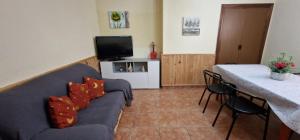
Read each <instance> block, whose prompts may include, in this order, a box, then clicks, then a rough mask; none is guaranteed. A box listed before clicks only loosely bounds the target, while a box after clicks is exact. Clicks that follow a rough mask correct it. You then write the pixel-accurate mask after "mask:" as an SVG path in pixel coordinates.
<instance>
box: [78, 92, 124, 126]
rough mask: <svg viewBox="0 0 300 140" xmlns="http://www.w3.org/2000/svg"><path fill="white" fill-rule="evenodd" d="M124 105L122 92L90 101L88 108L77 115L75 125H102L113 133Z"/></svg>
mask: <svg viewBox="0 0 300 140" xmlns="http://www.w3.org/2000/svg"><path fill="white" fill-rule="evenodd" d="M124 104H125V99H124V94H123V93H122V92H120V91H115V92H110V93H107V94H105V95H104V96H103V97H101V98H97V99H95V100H93V101H91V104H90V106H89V107H88V108H86V109H84V110H81V111H80V112H79V113H78V123H77V124H78V125H84V124H103V125H106V126H107V127H108V128H109V130H110V131H113V129H114V127H115V125H116V123H117V121H118V116H119V113H120V111H121V109H122V108H123V106H124Z"/></svg>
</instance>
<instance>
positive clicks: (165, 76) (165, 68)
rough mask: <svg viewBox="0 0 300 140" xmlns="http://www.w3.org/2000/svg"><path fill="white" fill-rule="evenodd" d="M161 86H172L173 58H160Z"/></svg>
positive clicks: (166, 56) (169, 56)
mask: <svg viewBox="0 0 300 140" xmlns="http://www.w3.org/2000/svg"><path fill="white" fill-rule="evenodd" d="M161 65H162V66H161V67H162V70H161V84H162V86H172V85H174V82H175V56H174V55H162V56H161Z"/></svg>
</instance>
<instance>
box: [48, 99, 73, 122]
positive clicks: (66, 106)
mask: <svg viewBox="0 0 300 140" xmlns="http://www.w3.org/2000/svg"><path fill="white" fill-rule="evenodd" d="M49 112H50V117H51V120H52V124H53V126H54V127H56V128H65V127H69V126H72V125H74V124H75V123H76V121H77V112H76V109H75V106H74V104H73V102H72V101H71V99H70V98H69V97H68V96H60V97H57V96H50V97H49Z"/></svg>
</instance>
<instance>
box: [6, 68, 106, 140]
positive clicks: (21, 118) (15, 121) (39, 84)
mask: <svg viewBox="0 0 300 140" xmlns="http://www.w3.org/2000/svg"><path fill="white" fill-rule="evenodd" d="M84 76H89V77H94V78H97V79H101V78H102V77H101V75H100V74H99V73H98V72H97V71H96V70H94V69H93V68H91V67H89V66H87V65H84V64H75V65H72V66H69V67H67V68H64V69H61V70H58V71H55V72H52V73H49V74H46V75H44V76H41V77H38V78H36V79H34V80H32V81H30V82H27V83H25V84H23V85H21V86H18V87H16V88H13V89H10V90H8V91H5V92H3V93H0V139H1V138H2V139H4V140H5V139H12V140H17V139H19V140H29V139H30V138H31V137H32V136H33V135H35V134H37V133H39V132H41V131H43V130H45V129H47V128H50V127H51V124H50V121H49V117H48V116H49V115H48V97H49V96H64V95H67V83H68V82H70V81H72V82H79V83H81V82H82V80H83V77H84Z"/></svg>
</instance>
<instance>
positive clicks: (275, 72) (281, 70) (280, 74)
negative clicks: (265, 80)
mask: <svg viewBox="0 0 300 140" xmlns="http://www.w3.org/2000/svg"><path fill="white" fill-rule="evenodd" d="M292 59H293V57H292V56H290V57H288V58H287V57H286V53H280V56H279V57H277V58H276V59H275V60H273V61H271V62H270V64H269V67H270V69H271V78H272V79H275V80H280V81H283V80H285V79H287V77H288V75H289V73H290V72H291V69H292V68H294V67H295V64H294V62H293V61H292Z"/></svg>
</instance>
